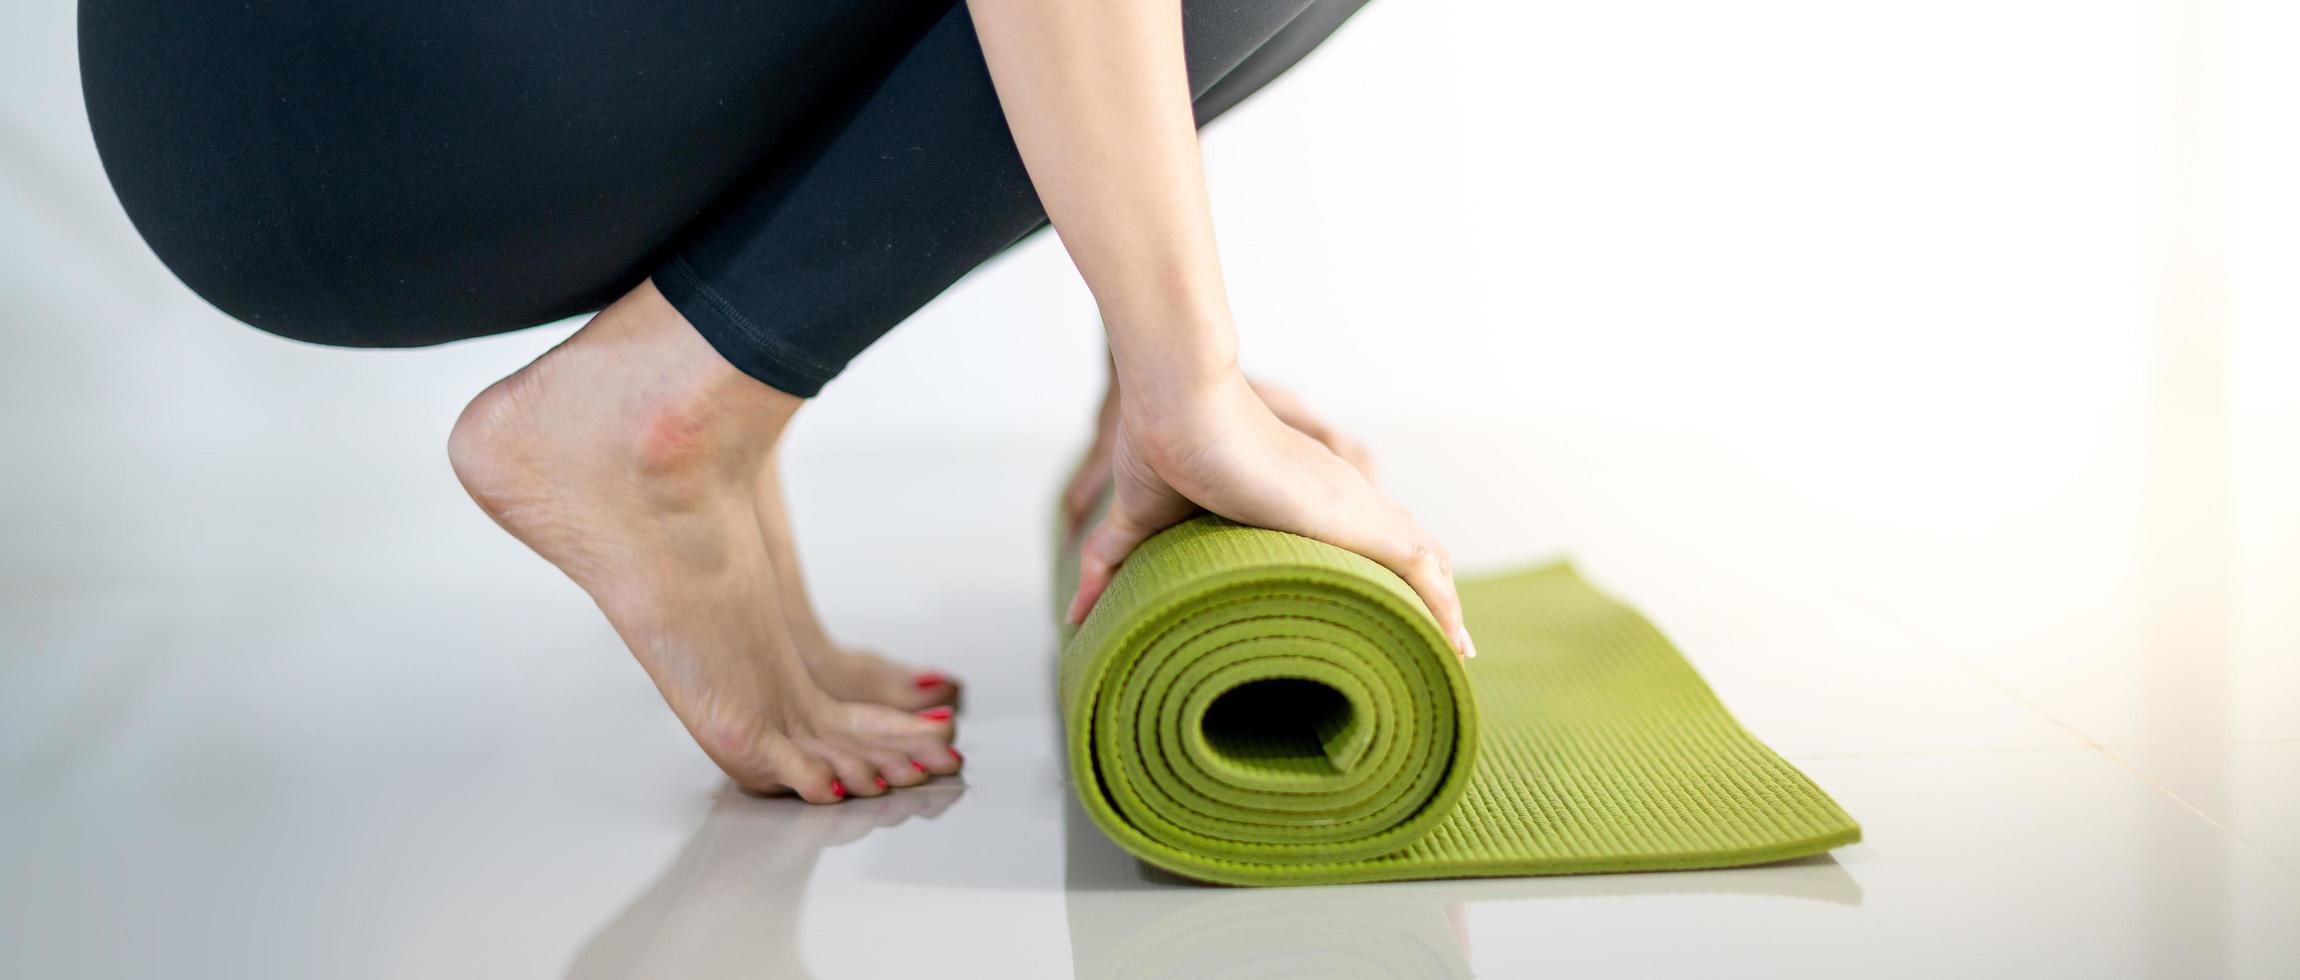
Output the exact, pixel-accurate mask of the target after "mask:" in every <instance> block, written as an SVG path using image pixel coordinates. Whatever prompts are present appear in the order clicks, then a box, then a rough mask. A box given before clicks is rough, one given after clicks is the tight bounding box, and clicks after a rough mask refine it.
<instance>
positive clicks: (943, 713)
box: [918, 707, 950, 721]
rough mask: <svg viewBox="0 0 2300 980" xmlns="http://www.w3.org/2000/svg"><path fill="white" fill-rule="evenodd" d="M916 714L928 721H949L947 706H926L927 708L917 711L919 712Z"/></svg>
mask: <svg viewBox="0 0 2300 980" xmlns="http://www.w3.org/2000/svg"><path fill="white" fill-rule="evenodd" d="M918 716H919V717H921V718H924V719H926V720H928V721H949V720H950V709H949V708H947V707H944V708H928V709H926V710H925V711H921V712H919V713H918Z"/></svg>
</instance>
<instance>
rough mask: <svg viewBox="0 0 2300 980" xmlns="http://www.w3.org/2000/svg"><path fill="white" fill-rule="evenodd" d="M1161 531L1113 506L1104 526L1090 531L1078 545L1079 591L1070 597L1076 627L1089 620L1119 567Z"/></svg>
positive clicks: (1070, 619) (1095, 527) (1071, 620)
mask: <svg viewBox="0 0 2300 980" xmlns="http://www.w3.org/2000/svg"><path fill="white" fill-rule="evenodd" d="M1159 530H1161V529H1160V528H1155V527H1150V526H1148V525H1146V524H1144V523H1142V522H1139V521H1136V520H1134V519H1133V518H1132V517H1131V516H1130V515H1128V514H1127V513H1126V510H1125V509H1124V508H1121V507H1112V508H1111V509H1110V513H1109V514H1107V515H1104V516H1103V518H1102V523H1100V524H1097V525H1095V526H1094V530H1093V531H1091V532H1088V533H1087V535H1086V540H1085V541H1082V542H1080V543H1079V546H1078V592H1077V593H1076V594H1075V595H1073V596H1071V597H1070V611H1069V613H1068V614H1067V615H1066V616H1065V617H1064V618H1065V619H1067V620H1068V621H1069V622H1070V623H1072V624H1073V625H1075V624H1078V623H1082V622H1085V621H1086V613H1087V611H1088V610H1090V609H1093V608H1094V603H1095V602H1096V601H1097V600H1100V599H1101V598H1102V590H1103V589H1106V588H1108V587H1109V586H1110V579H1111V576H1114V575H1116V574H1118V566H1119V564H1120V563H1122V562H1124V561H1125V560H1126V556H1127V555H1130V554H1133V553H1134V548H1135V547H1136V546H1137V545H1140V544H1141V543H1142V542H1143V541H1144V540H1146V539H1148V538H1149V537H1150V535H1152V534H1155V533H1157V532H1158V531H1159Z"/></svg>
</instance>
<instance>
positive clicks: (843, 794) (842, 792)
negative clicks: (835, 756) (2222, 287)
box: [831, 779, 847, 800]
mask: <svg viewBox="0 0 2300 980" xmlns="http://www.w3.org/2000/svg"><path fill="white" fill-rule="evenodd" d="M831 797H832V798H833V799H840V800H843V799H846V798H847V784H845V783H842V782H839V781H838V780H836V779H833V780H831Z"/></svg>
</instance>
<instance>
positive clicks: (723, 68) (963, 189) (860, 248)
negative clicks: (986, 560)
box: [80, 0, 1364, 397]
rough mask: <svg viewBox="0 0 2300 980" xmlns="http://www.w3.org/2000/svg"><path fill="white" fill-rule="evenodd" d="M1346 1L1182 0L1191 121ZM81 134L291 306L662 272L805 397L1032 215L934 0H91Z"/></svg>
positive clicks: (483, 292) (387, 333) (192, 261)
mask: <svg viewBox="0 0 2300 980" xmlns="http://www.w3.org/2000/svg"><path fill="white" fill-rule="evenodd" d="M1362 3H1364V0H1187V2H1186V3H1185V10H1184V17H1183V28H1184V36H1185V46H1186V48H1187V51H1188V60H1189V69H1190V81H1191V87H1192V90H1193V91H1194V92H1196V93H1198V98H1197V105H1198V119H1199V121H1200V122H1201V123H1203V122H1205V121H1206V120H1209V119H1211V118H1213V117H1214V116H1216V115H1219V114H1220V113H1221V112H1222V111H1224V110H1225V109H1228V108H1229V107H1230V106H1231V105H1234V104H1236V103H1237V102H1238V100H1240V99H1242V98H1244V97H1245V96H1246V95H1248V94H1249V93H1251V92H1253V91H1254V90H1255V89H1258V88H1260V87H1261V86H1262V84H1263V83H1265V82H1267V81H1269V80H1270V79H1271V78H1273V77H1276V76H1277V75H1278V73H1280V72H1282V71H1284V70H1285V69H1286V68H1287V67H1289V66H1291V65H1292V64H1293V63H1294V62H1295V61H1296V60H1298V59H1299V58H1300V57H1301V56H1302V55H1303V54H1305V53H1307V52H1308V51H1309V49H1310V48H1312V47H1314V46H1316V45H1317V44H1318V43H1319V42H1320V41H1323V40H1324V39H1325V37H1326V36H1327V35H1328V34H1329V33H1331V32H1332V31H1333V30H1334V28H1335V27H1337V26H1339V25H1340V24H1341V22H1342V20H1343V19H1344V18H1346V17H1348V16H1349V15H1350V14H1351V13H1353V12H1355V11H1356V9H1357V8H1358V7H1359V6H1360V5H1361V4H1362ZM80 70H81V82H82V86H83V89H84V90H85V93H86V97H87V101H88V118H89V121H90V123H91V124H92V125H93V127H94V130H95V137H96V147H97V150H98V151H99V152H100V154H101V155H102V157H103V161H104V169H105V172H106V173H107V174H108V175H109V176H110V178H111V181H112V186H113V188H114V189H115V190H116V191H117V192H118V193H119V195H120V201H121V204H122V205H123V206H124V207H125V208H126V209H127V212H128V216H129V218H130V219H131V220H133V221H134V222H135V225H136V228H137V230H138V231H139V232H141V233H142V234H143V236H144V240H145V241H146V242H148V243H150V244H151V246H152V249H153V251H155V252H157V253H158V254H159V256H160V259H161V261H163V262H165V263H166V264H167V266H168V268H169V269H171V270H172V271H174V272H175V274H176V275H177V276H178V277H179V278H181V279H182V280H183V281H184V283H185V284H186V285H188V286H190V287H191V289H192V290H193V291H194V292H196V293H198V294H199V295H200V296H201V297H203V298H205V299H206V300H207V301H208V302H210V303H213V304H215V305H216V307H217V308H219V309H221V310H223V311H224V312H225V313H228V314H230V315H232V316H234V317H236V318H238V319H240V320H243V321H246V322H247V323H249V324H252V325H254V326H256V327H259V328H262V329H264V330H268V331H270V332H272V333H275V334H279V335H281V336H285V337H293V338H296V339H299V340H306V341H312V342H315V343H322V344H335V345H343V346H354V347H407V346H420V345H425V344H437V343H443V342H446V341H450V340H460V339H463V338H467V337H477V336H482V335H486V334H492V333H500V332H503V331H506V330H515V329H518V328H521V327H527V326H533V325H535V324H538V323H545V322H549V321H553V320H558V319H561V318H564V317H568V316H572V315H575V314H578V313H582V312H585V311H588V310H594V309H598V308H599V307H601V306H604V305H605V304H606V303H608V302H609V301H612V300H613V299H614V298H615V297H617V296H619V295H621V294H623V293H624V292H626V291H628V290H630V289H631V288H632V287H634V286H636V285H638V284H639V283H640V282H641V281H642V280H644V279H645V278H647V277H649V276H652V277H653V278H654V281H655V285H656V286H657V287H658V288H659V289H661V290H662V292H663V294H664V296H666V297H668V298H669V299H670V301H671V303H672V304H673V305H674V306H676V307H677V308H678V310H679V312H680V313H682V314H684V315H685V316H686V318H687V319H688V320H689V321H690V322H692V323H693V324H694V325H695V328H696V329H697V330H698V331H700V332H701V333H702V335H703V336H704V337H705V338H707V339H708V340H709V341H710V342H711V345H712V346H713V347H715V348H717V349H718V351H719V352H720V353H721V354H723V355H725V356H726V358H727V360H728V361H729V362H731V363H733V364H734V365H735V366H736V367H738V368H741V369H742V370H743V371H744V372H745V373H748V374H750V375H751V376H752V377H755V378H757V379H759V380H760V381H763V382H765V383H767V384H770V385H773V386H775V387H776V388H779V389H782V390H784V391H787V392H790V393H792V394H794V395H799V396H802V397H804V396H811V395H813V394H815V393H816V392H817V391H819V390H820V389H821V388H822V386H823V384H824V383H825V382H827V381H829V380H830V379H831V378H832V377H833V376H835V375H836V374H838V372H839V371H840V370H841V369H843V368H844V367H845V366H846V364H847V362H848V361H849V360H851V359H852V358H853V357H854V356H855V355H856V354H859V353H861V352H862V350H863V349H864V348H866V347H868V346H870V345H871V343H873V342H874V341H876V340H877V339H878V338H879V337H880V336H882V335H884V334H885V333H886V332H887V331H888V330H891V329H893V328H894V326H895V324H897V323H900V322H902V321H903V320H904V319H905V318H907V317H908V316H910V314H911V313H912V312H913V311H915V310H917V309H918V308H919V307H920V306H922V305H924V304H925V303H926V302H927V301H928V300H930V299H932V298H934V297H935V296H936V295H937V294H939V293H941V292H942V291H943V290H944V289H947V288H949V286H950V285H951V284H952V283H954V282H956V281H957V280H958V278H959V277H960V276H963V275H965V274H966V273H967V272H968V271H969V270H971V269H973V268H974V267H975V266H977V265H980V264H981V263H982V262H983V261H985V260H986V259H989V258H990V257H991V256H993V255H995V254H997V253H998V252H999V251H1000V250H1002V249H1004V248H1006V247H1007V246H1009V245H1011V244H1013V243H1014V242H1015V241H1016V240H1018V239H1020V238H1021V237H1022V236H1024V235H1026V234H1029V233H1030V232H1032V231H1034V230H1036V229H1037V228H1039V227H1041V226H1043V225H1044V224H1045V221H1046V213H1045V211H1044V209H1043V208H1042V207H1041V206H1040V205H1039V202H1038V197H1037V195H1036V194H1035V193H1034V192H1033V191H1032V190H1031V186H1030V180H1029V177H1028V175H1027V174H1026V173H1025V172H1024V171H1023V167H1022V159H1021V157H1020V156H1019V155H1018V153H1017V152H1016V150H1015V147H1014V142H1013V139H1012V138H1011V137H1010V136H1009V135H1008V132H1007V128H1006V122H1005V118H1004V117H1003V116H1002V115H1001V114H1000V111H999V107H998V99H997V96H996V93H995V92H993V90H992V88H991V83H990V75H989V72H988V70H987V69H986V68H985V66H984V64H983V59H982V51H981V49H980V47H979V46H978V45H977V44H976V41H975V35H974V27H973V24H972V22H971V21H970V20H969V18H968V16H967V13H966V9H965V6H964V5H963V4H962V3H954V2H952V0H780V2H773V3H740V2H719V3H711V2H695V0H683V2H679V0H674V2H653V0H651V2H635V0H588V2H575V3H568V2H521V0H499V2H493V3H476V4H457V3H439V2H435V0H434V2H419V0H396V2H394V0H380V2H353V3H342V2H311V0H254V2H252V3H229V4H210V3H180V2H171V0H82V2H81V4H80Z"/></svg>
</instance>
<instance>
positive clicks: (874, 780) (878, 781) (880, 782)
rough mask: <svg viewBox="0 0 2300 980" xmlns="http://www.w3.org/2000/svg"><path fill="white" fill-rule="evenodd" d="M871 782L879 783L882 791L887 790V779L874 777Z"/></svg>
mask: <svg viewBox="0 0 2300 980" xmlns="http://www.w3.org/2000/svg"><path fill="white" fill-rule="evenodd" d="M870 781H871V782H874V783H877V784H878V788H880V789H885V788H886V777H885V776H872V777H871V778H870Z"/></svg>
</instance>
